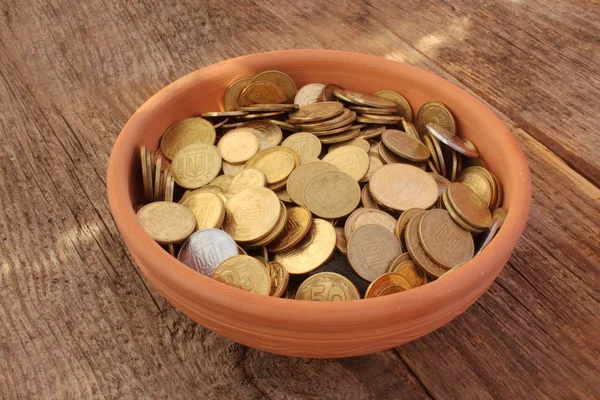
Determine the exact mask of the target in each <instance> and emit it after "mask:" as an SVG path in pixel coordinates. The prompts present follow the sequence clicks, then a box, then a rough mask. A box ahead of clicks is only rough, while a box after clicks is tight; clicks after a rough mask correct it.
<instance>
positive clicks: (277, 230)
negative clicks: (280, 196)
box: [247, 203, 287, 248]
mask: <svg viewBox="0 0 600 400" xmlns="http://www.w3.org/2000/svg"><path fill="white" fill-rule="evenodd" d="M280 204H281V207H280V210H281V211H280V213H279V219H278V220H277V223H276V224H275V227H273V229H271V231H270V232H269V233H267V235H266V236H265V237H264V238H262V239H259V240H257V241H254V242H249V243H247V247H263V246H267V245H268V244H270V243H271V242H272V241H274V240H275V239H276V238H277V236H279V235H280V234H281V233H282V232H283V229H284V228H285V225H286V222H287V208H285V205H284V204H283V203H280ZM263 248H264V247H263Z"/></svg>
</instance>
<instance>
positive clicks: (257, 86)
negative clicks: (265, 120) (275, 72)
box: [239, 80, 293, 107]
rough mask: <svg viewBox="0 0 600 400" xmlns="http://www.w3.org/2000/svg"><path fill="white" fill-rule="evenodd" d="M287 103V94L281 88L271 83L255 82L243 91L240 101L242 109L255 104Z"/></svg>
mask: <svg viewBox="0 0 600 400" xmlns="http://www.w3.org/2000/svg"><path fill="white" fill-rule="evenodd" d="M292 100H293V99H292ZM285 101H286V94H285V92H284V91H283V89H282V88H281V86H279V85H277V84H276V83H273V82H270V81H257V82H255V81H254V80H253V81H252V82H250V83H249V84H248V86H246V87H245V88H244V90H242V93H241V94H240V99H239V106H240V107H248V106H251V105H253V104H279V103H283V102H285Z"/></svg>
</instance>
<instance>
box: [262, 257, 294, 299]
mask: <svg viewBox="0 0 600 400" xmlns="http://www.w3.org/2000/svg"><path fill="white" fill-rule="evenodd" d="M267 265H268V267H269V272H270V276H271V291H270V292H269V296H271V297H282V296H283V295H284V294H285V291H286V290H287V287H288V283H289V281H290V274H289V273H288V272H287V270H286V269H285V268H283V265H281V264H279V263H278V262H275V261H269V262H268V263H267Z"/></svg>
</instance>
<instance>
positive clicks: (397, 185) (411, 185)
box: [369, 164, 438, 211]
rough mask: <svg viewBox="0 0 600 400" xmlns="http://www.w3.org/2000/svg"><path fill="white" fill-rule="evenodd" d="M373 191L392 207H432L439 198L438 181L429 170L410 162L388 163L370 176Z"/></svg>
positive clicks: (382, 203) (379, 199)
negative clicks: (429, 173) (409, 163)
mask: <svg viewBox="0 0 600 400" xmlns="http://www.w3.org/2000/svg"><path fill="white" fill-rule="evenodd" d="M369 190H370V192H371V195H372V196H373V198H374V199H375V201H377V202H378V203H379V204H381V205H383V206H385V207H387V208H390V209H392V210H397V211H404V210H408V209H409V208H423V209H425V208H429V207H431V206H432V205H433V204H434V203H435V202H436V200H437V198H438V188H437V184H436V183H435V181H434V180H433V178H432V177H431V176H429V175H428V174H427V172H425V171H423V170H420V169H419V168H417V167H413V166H412V165H408V164H387V165H384V166H383V167H381V168H379V169H378V170H377V171H375V173H374V174H373V176H371V179H370V180H369Z"/></svg>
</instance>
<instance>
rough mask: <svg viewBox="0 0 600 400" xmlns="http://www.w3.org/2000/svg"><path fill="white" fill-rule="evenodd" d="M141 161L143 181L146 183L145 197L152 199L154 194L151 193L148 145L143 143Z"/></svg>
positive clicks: (147, 199) (148, 199)
mask: <svg viewBox="0 0 600 400" xmlns="http://www.w3.org/2000/svg"><path fill="white" fill-rule="evenodd" d="M140 163H141V164H142V183H143V184H144V199H145V200H146V201H152V194H151V193H150V184H149V183H150V179H149V177H148V176H149V174H150V171H148V155H147V150H146V146H144V145H142V147H141V148H140Z"/></svg>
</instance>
